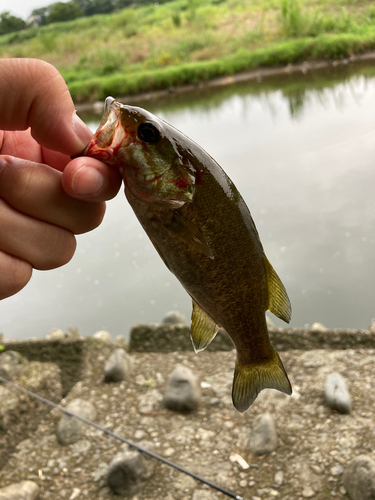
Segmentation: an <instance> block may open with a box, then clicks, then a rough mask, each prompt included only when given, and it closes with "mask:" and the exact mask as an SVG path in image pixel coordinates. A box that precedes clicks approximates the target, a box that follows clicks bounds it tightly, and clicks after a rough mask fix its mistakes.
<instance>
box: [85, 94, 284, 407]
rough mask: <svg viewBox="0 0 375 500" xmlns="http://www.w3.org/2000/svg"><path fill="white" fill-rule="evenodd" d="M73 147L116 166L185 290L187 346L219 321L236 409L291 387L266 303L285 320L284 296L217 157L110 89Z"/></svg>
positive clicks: (200, 344)
mask: <svg viewBox="0 0 375 500" xmlns="http://www.w3.org/2000/svg"><path fill="white" fill-rule="evenodd" d="M81 155H86V156H90V157H93V158H97V159H99V160H101V161H103V162H105V163H106V164H108V165H111V166H113V167H115V168H117V169H118V171H119V172H120V174H121V176H122V178H123V181H124V185H125V196H126V198H127V200H128V202H129V204H130V205H131V207H132V209H133V211H134V213H135V215H136V216H137V218H138V220H139V222H140V223H141V225H142V227H143V228H144V230H145V231H146V233H147V235H148V237H149V238H150V240H151V242H152V244H153V245H154V247H155V249H156V250H157V252H158V254H159V255H160V257H161V259H162V260H163V262H164V263H165V265H166V266H167V268H168V269H169V270H170V271H171V272H172V273H173V274H174V275H175V276H176V277H177V279H178V280H179V282H180V283H181V284H182V286H183V287H184V288H185V290H186V292H187V293H188V294H189V295H190V297H191V298H192V316H191V340H192V344H193V347H194V350H195V352H199V351H202V350H203V349H205V348H206V347H207V346H208V345H209V344H210V342H212V340H213V339H214V337H215V335H216V334H217V332H218V330H219V329H220V328H223V329H224V330H225V331H226V333H227V334H228V335H229V337H230V338H231V340H232V342H233V344H234V346H235V348H236V352H237V356H236V361H235V368H234V377H233V387H232V400H233V405H234V407H235V408H236V409H237V411H238V412H241V413H243V412H244V411H246V410H247V409H248V408H249V406H250V405H251V404H252V403H253V402H254V400H255V399H256V397H257V395H258V394H259V392H260V391H261V390H263V389H265V388H273V389H277V390H279V391H281V392H283V393H285V394H288V395H290V394H291V393H292V387H291V384H290V381H289V379H288V375H287V373H286V371H285V368H284V366H283V363H282V361H281V359H280V356H279V354H278V353H277V351H276V349H275V348H274V347H273V346H272V344H271V342H270V339H269V335H268V329H267V323H266V317H265V312H266V311H267V310H269V311H271V312H272V313H273V314H275V315H276V316H277V317H279V318H281V319H282V320H284V321H286V322H289V321H290V318H291V304H290V301H289V298H288V295H287V292H286V290H285V287H284V285H283V284H282V282H281V280H280V278H279V277H278V275H277V273H276V271H275V270H274V269H273V267H272V265H271V264H270V262H269V261H268V259H267V257H266V255H265V253H264V250H263V246H262V243H261V241H260V238H259V234H258V231H257V229H256V227H255V224H254V221H253V219H252V216H251V214H250V211H249V209H248V207H247V205H246V203H245V201H244V200H243V198H242V196H241V195H240V193H239V191H238V190H237V188H236V187H235V185H234V184H233V182H232V181H231V180H230V178H229V177H228V175H227V174H226V173H225V172H224V170H223V169H222V168H221V167H220V166H219V164H218V163H217V162H216V161H215V160H214V159H213V158H212V157H211V156H210V155H209V154H208V153H206V151H204V150H203V148H201V147H200V146H199V145H198V144H196V143H195V142H194V141H192V140H191V139H189V138H188V137H187V136H186V135H184V134H183V133H182V132H180V131H179V130H177V129H176V128H174V127H173V126H172V125H170V124H169V123H167V122H166V121H164V120H163V119H161V118H159V117H157V116H155V115H153V114H152V113H150V112H148V111H146V110H144V109H142V108H139V107H136V106H130V105H125V104H122V103H120V102H118V101H116V100H115V99H114V98H113V97H108V98H107V99H106V100H105V105H104V113H103V117H102V120H101V122H100V125H99V127H98V129H97V131H96V133H95V134H94V136H93V139H92V140H91V142H90V143H89V144H88V145H87V146H86V148H85V150H84V151H83V152H82V153H81Z"/></svg>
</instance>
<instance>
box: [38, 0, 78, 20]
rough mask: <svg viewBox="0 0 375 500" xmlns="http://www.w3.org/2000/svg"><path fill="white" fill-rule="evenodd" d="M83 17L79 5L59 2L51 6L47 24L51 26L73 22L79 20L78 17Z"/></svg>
mask: <svg viewBox="0 0 375 500" xmlns="http://www.w3.org/2000/svg"><path fill="white" fill-rule="evenodd" d="M82 15H83V12H82V9H80V8H79V7H78V5H77V4H75V3H73V2H72V1H70V2H66V3H64V2H57V3H53V4H52V5H50V6H49V12H48V15H47V19H46V22H47V23H48V24H49V23H58V22H65V21H71V20H72V19H77V17H81V16H82Z"/></svg>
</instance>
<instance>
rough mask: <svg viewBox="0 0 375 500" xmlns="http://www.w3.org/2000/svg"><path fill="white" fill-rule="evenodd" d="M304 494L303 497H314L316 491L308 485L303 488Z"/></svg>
mask: <svg viewBox="0 0 375 500" xmlns="http://www.w3.org/2000/svg"><path fill="white" fill-rule="evenodd" d="M302 496H303V498H312V497H314V496H315V491H314V489H313V488H312V487H311V486H309V485H307V486H305V487H304V488H303V490H302Z"/></svg>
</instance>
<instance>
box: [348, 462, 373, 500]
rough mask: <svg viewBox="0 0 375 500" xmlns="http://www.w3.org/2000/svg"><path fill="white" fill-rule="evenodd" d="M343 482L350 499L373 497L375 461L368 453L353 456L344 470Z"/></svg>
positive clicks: (364, 499) (363, 499) (369, 499)
mask: <svg viewBox="0 0 375 500" xmlns="http://www.w3.org/2000/svg"><path fill="white" fill-rule="evenodd" d="M343 484H344V486H345V489H346V491H347V493H348V495H349V497H350V498H351V499H352V500H373V499H374V498H375V461H374V460H373V458H372V457H370V456H368V455H359V456H358V457H355V458H353V460H352V461H351V462H350V463H349V465H348V467H347V468H346V469H345V471H344V476H343Z"/></svg>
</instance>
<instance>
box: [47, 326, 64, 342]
mask: <svg viewBox="0 0 375 500" xmlns="http://www.w3.org/2000/svg"><path fill="white" fill-rule="evenodd" d="M64 338H65V333H64V332H63V331H62V330H60V328H52V329H51V330H50V331H49V332H48V333H47V335H46V339H47V340H62V339H64Z"/></svg>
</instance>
